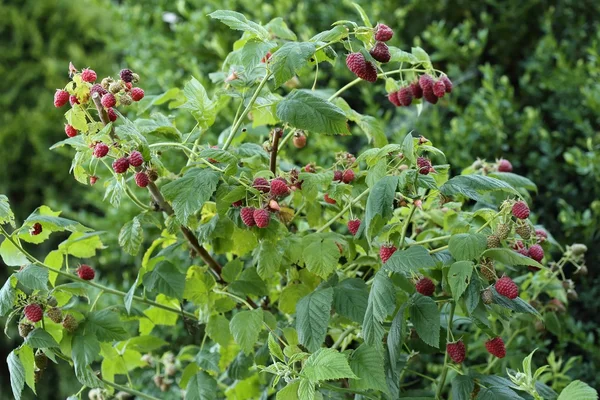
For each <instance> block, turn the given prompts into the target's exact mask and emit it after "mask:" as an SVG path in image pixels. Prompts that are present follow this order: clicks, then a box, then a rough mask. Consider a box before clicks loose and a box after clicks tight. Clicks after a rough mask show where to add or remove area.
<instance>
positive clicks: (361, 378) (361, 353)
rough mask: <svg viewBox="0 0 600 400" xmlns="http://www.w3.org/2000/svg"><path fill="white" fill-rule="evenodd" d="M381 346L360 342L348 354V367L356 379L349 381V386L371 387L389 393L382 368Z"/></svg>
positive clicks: (357, 387) (358, 387)
mask: <svg viewBox="0 0 600 400" xmlns="http://www.w3.org/2000/svg"><path fill="white" fill-rule="evenodd" d="M383 361H384V360H383V354H382V353H381V346H378V347H377V346H369V345H368V344H366V343H363V344H361V345H360V346H359V347H358V348H357V349H356V350H354V351H353V352H352V355H351V356H350V368H351V369H352V372H354V374H355V375H356V376H357V377H358V379H352V380H351V381H350V387H351V388H356V389H373V390H377V391H381V392H384V393H389V390H388V387H387V384H386V381H385V371H384V369H383V364H384V363H383Z"/></svg>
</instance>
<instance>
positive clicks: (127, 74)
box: [119, 68, 133, 82]
mask: <svg viewBox="0 0 600 400" xmlns="http://www.w3.org/2000/svg"><path fill="white" fill-rule="evenodd" d="M119 77H120V78H121V80H122V81H123V82H131V81H133V72H132V71H131V70H130V69H127V68H125V69H122V70H121V72H119Z"/></svg>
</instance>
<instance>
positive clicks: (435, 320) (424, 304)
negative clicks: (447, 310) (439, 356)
mask: <svg viewBox="0 0 600 400" xmlns="http://www.w3.org/2000/svg"><path fill="white" fill-rule="evenodd" d="M409 311H410V320H411V321H412V323H413V325H414V326H415V329H416V330H417V334H418V335H419V337H420V338H421V340H423V341H424V342H425V343H427V344H428V345H430V346H432V347H435V348H436V349H437V348H439V346H440V312H439V310H438V308H437V305H436V303H435V301H434V300H433V299H432V298H431V297H427V296H423V295H421V294H419V293H415V294H414V295H413V296H412V298H411V300H410V306H409Z"/></svg>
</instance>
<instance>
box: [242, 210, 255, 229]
mask: <svg viewBox="0 0 600 400" xmlns="http://www.w3.org/2000/svg"><path fill="white" fill-rule="evenodd" d="M240 217H241V218H242V222H243V223H244V225H246V226H254V225H256V221H254V207H244V208H242V209H241V210H240Z"/></svg>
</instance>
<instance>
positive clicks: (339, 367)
mask: <svg viewBox="0 0 600 400" xmlns="http://www.w3.org/2000/svg"><path fill="white" fill-rule="evenodd" d="M301 375H303V376H304V377H306V378H308V380H310V381H311V382H314V383H317V382H321V381H327V380H336V379H343V378H357V376H356V375H355V374H354V372H352V370H351V369H350V365H348V360H347V359H346V356H345V355H344V354H343V353H340V352H338V351H337V350H334V349H319V350H317V351H316V352H315V353H314V354H312V355H311V356H310V357H308V359H307V360H306V363H305V364H304V368H302V372H301Z"/></svg>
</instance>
